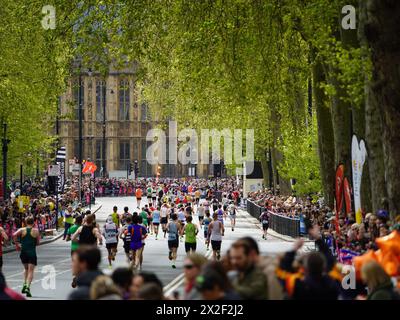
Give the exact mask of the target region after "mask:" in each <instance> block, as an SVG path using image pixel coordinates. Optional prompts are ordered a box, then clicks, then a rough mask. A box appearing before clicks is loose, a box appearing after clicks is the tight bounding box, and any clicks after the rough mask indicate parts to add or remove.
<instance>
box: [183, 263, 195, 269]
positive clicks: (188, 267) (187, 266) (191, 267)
mask: <svg viewBox="0 0 400 320" xmlns="http://www.w3.org/2000/svg"><path fill="white" fill-rule="evenodd" d="M183 267H184V268H185V269H189V270H190V269H193V268H194V265H192V264H186V265H184V266H183Z"/></svg>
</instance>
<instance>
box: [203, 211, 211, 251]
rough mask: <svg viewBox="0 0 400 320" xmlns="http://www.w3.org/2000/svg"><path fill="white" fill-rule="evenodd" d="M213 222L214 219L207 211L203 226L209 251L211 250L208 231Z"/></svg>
mask: <svg viewBox="0 0 400 320" xmlns="http://www.w3.org/2000/svg"><path fill="white" fill-rule="evenodd" d="M211 222H212V219H211V218H210V211H209V210H207V211H206V217H205V219H204V220H203V224H204V239H205V241H206V242H205V243H206V246H207V250H210V241H209V239H208V229H209V226H210V223H211Z"/></svg>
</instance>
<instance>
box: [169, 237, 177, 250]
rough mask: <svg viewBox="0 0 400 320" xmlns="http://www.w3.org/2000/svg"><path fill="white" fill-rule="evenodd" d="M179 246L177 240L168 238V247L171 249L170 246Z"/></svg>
mask: <svg viewBox="0 0 400 320" xmlns="http://www.w3.org/2000/svg"><path fill="white" fill-rule="evenodd" d="M178 247H179V240H178V239H176V240H168V248H169V249H170V250H171V249H172V248H178Z"/></svg>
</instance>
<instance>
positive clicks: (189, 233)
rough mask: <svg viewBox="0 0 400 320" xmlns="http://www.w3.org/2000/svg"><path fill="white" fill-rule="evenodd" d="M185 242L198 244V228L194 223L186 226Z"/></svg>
mask: <svg viewBox="0 0 400 320" xmlns="http://www.w3.org/2000/svg"><path fill="white" fill-rule="evenodd" d="M185 242H187V243H196V226H195V225H194V224H193V223H188V224H186V226H185Z"/></svg>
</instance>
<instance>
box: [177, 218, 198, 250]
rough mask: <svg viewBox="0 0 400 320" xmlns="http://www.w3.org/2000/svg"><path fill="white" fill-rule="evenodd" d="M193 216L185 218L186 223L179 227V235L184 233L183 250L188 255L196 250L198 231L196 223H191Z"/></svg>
mask: <svg viewBox="0 0 400 320" xmlns="http://www.w3.org/2000/svg"><path fill="white" fill-rule="evenodd" d="M192 221H193V217H192V216H188V217H187V218H186V222H187V223H186V225H185V226H184V227H183V228H182V229H181V235H183V234H185V251H186V254H187V255H189V254H191V253H194V252H196V242H197V241H196V235H197V234H198V233H199V229H198V227H197V225H195V224H193V223H192Z"/></svg>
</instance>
